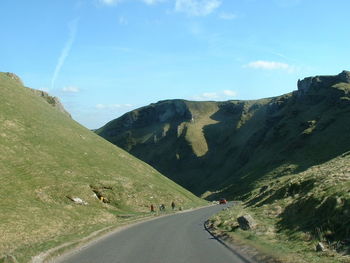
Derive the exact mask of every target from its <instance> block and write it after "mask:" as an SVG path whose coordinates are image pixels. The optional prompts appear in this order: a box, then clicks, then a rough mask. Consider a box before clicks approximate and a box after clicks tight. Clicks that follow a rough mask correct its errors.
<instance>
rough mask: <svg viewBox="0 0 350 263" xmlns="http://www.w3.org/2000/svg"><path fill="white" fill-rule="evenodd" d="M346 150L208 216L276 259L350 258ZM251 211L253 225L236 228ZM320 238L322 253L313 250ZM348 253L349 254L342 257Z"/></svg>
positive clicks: (349, 176)
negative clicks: (242, 217) (239, 218)
mask: <svg viewBox="0 0 350 263" xmlns="http://www.w3.org/2000/svg"><path fill="white" fill-rule="evenodd" d="M349 164H350V151H349V152H347V153H344V154H343V155H341V156H339V157H337V158H334V159H332V160H330V161H328V162H325V163H323V164H320V165H315V166H313V167H310V168H309V169H307V170H305V171H303V172H300V173H296V174H291V175H288V176H282V177H280V178H278V179H275V180H271V181H269V182H267V183H266V184H265V185H262V186H261V187H260V188H257V189H255V190H254V191H252V192H251V193H250V195H249V196H247V197H246V199H245V202H244V203H243V204H242V205H236V206H234V207H233V208H231V209H229V210H226V211H223V212H222V213H220V214H219V215H216V216H215V217H213V218H212V219H211V224H212V226H213V227H214V228H215V229H216V231H218V232H219V233H220V234H224V235H227V236H229V237H231V238H233V239H234V240H235V241H236V242H237V243H243V244H249V245H250V246H253V247H255V248H256V249H258V251H260V252H263V253H264V254H265V256H266V255H272V256H273V257H274V258H277V259H279V261H278V262H287V263H288V262H290V263H299V262H300V263H301V262H304V263H310V262H315V263H316V262H350V256H349V254H350V240H349V233H350V194H349V189H350V166H349ZM246 214H250V215H251V216H252V217H253V218H254V220H256V222H257V224H258V225H257V227H256V228H255V229H253V230H250V231H243V230H240V228H239V227H238V223H237V220H236V219H237V217H239V216H242V215H246ZM318 242H322V243H323V245H324V246H325V248H326V251H325V252H316V245H317V243H318ZM346 255H347V256H346Z"/></svg>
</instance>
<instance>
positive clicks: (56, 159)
mask: <svg viewBox="0 0 350 263" xmlns="http://www.w3.org/2000/svg"><path fill="white" fill-rule="evenodd" d="M14 76H15V75H11V74H8V73H0V97H1V103H0V177H1V184H0V192H1V196H2V198H1V199H0V222H1V223H0V236H1V238H0V255H1V254H15V256H16V257H17V259H18V261H19V262H26V261H27V260H28V259H29V258H28V256H30V255H33V254H35V253H37V252H38V251H41V250H45V249H47V248H50V247H53V246H55V245H57V244H60V243H62V242H64V241H67V240H71V239H72V238H73V237H76V236H84V235H87V234H88V233H91V232H92V231H95V230H98V229H101V228H103V227H106V226H110V225H115V224H118V222H121V221H123V220H125V219H123V218H124V217H125V216H128V217H131V216H134V215H141V214H142V213H144V212H147V213H148V212H149V206H150V204H154V205H159V204H161V203H165V204H170V202H171V201H174V202H176V203H177V205H178V206H183V207H189V206H195V205H198V204H201V203H203V201H202V200H200V199H198V198H197V197H195V196H194V195H192V194H191V193H189V192H188V191H186V190H184V189H183V188H181V187H180V186H178V185H176V184H175V183H173V182H172V181H170V180H169V179H167V178H165V177H163V176H162V175H161V174H160V173H158V172H157V171H156V170H154V169H153V168H152V167H150V166H149V165H147V164H145V163H143V162H142V161H140V160H138V159H136V158H135V157H133V156H131V155H129V154H128V153H127V152H125V151H124V150H121V149H119V148H118V147H116V146H114V145H112V144H110V143H109V142H107V141H105V140H104V139H102V138H101V137H99V136H97V135H96V134H94V133H93V132H91V131H89V130H88V129H86V128H84V127H82V126H81V125H79V124H78V123H76V122H75V121H73V120H72V119H71V118H70V117H69V116H67V115H66V114H63V113H62V112H60V111H59V110H57V109H56V108H54V107H52V105H50V104H49V103H47V102H46V101H45V98H44V99H43V98H42V97H41V96H37V94H35V93H34V92H32V91H31V90H30V89H27V88H25V87H23V85H22V83H21V82H20V81H19V80H18V79H16V78H14ZM74 198H80V199H82V201H83V202H86V203H85V205H79V204H76V203H74V202H73V201H72V200H73V199H74ZM99 198H100V199H102V201H101V200H99ZM0 258H1V256H0Z"/></svg>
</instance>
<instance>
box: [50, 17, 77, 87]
mask: <svg viewBox="0 0 350 263" xmlns="http://www.w3.org/2000/svg"><path fill="white" fill-rule="evenodd" d="M78 21H79V19H78V18H76V19H74V20H72V21H71V22H70V23H69V24H68V27H69V38H68V40H67V42H66V44H65V45H64V47H63V50H62V51H61V55H60V57H59V58H58V62H57V64H56V68H55V71H54V73H53V76H52V79H51V89H53V88H54V86H55V82H56V79H57V77H58V75H59V74H60V72H61V68H62V66H63V64H64V62H65V60H66V58H67V57H68V55H69V52H70V50H71V48H72V45H73V43H74V39H75V35H76V33H77V28H78Z"/></svg>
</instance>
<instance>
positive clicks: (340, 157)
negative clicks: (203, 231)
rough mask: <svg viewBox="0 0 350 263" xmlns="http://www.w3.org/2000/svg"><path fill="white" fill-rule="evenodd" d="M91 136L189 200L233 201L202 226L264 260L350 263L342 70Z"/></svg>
mask: <svg viewBox="0 0 350 263" xmlns="http://www.w3.org/2000/svg"><path fill="white" fill-rule="evenodd" d="M97 133H98V134H99V135H101V136H103V137H105V138H106V139H107V140H109V141H111V142H113V143H115V144H117V145H119V146H121V147H122V148H124V149H126V150H127V151H129V152H130V153H132V154H134V155H135V156H137V157H139V158H140V159H142V160H144V161H146V162H148V163H149V164H151V165H152V166H154V167H155V168H157V169H158V170H159V171H161V172H162V173H163V174H165V175H166V176H168V177H169V178H172V179H173V180H175V181H176V182H178V183H180V184H181V185H183V186H184V187H186V188H187V189H189V190H191V191H193V192H194V193H196V194H197V195H202V196H203V197H207V198H209V199H216V198H219V197H226V198H228V199H236V200H238V199H240V200H242V201H243V202H242V204H241V205H236V206H234V207H233V208H232V209H228V210H225V211H223V212H222V213H221V214H219V215H217V216H214V217H213V218H212V220H211V224H212V225H213V226H214V228H216V229H217V230H218V231H219V233H220V234H224V235H229V236H231V237H233V238H234V240H235V242H236V243H237V241H239V240H241V241H239V242H242V243H243V244H248V245H249V246H253V247H255V248H256V249H258V250H260V251H263V252H264V253H267V254H272V255H273V256H274V257H275V258H276V257H277V258H279V260H280V261H266V262H293V263H295V262H308V263H309V262H350V261H349V257H343V256H341V255H342V254H350V243H349V233H350V228H349V225H350V222H349V211H350V206H349V204H350V201H349V200H350V196H349V186H350V185H349V180H350V174H349V172H350V170H349V163H350V154H349V153H350V72H348V71H343V72H342V73H340V74H339V75H336V76H316V77H309V78H305V79H303V80H301V81H298V90H297V91H294V92H292V93H289V94H285V95H282V96H278V97H274V98H266V99H261V100H255V101H226V102H192V101H184V100H168V101H161V102H158V103H155V104H151V105H149V106H146V107H143V108H140V109H137V110H135V111H132V112H129V113H127V114H125V115H123V116H122V117H120V118H118V119H116V120H113V121H111V122H109V123H107V124H106V125H105V126H104V127H102V128H100V129H99V130H97ZM245 214H250V215H252V216H253V218H254V219H255V220H256V222H257V228H256V229H254V230H251V231H243V230H240V229H239V227H238V223H237V217H238V216H241V215H245ZM239 242H238V243H239ZM317 242H323V244H324V245H325V247H326V249H327V252H323V253H318V254H316V253H315V246H316V244H317ZM258 261H259V260H258ZM264 262H265V261H264Z"/></svg>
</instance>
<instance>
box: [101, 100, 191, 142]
mask: <svg viewBox="0 0 350 263" xmlns="http://www.w3.org/2000/svg"><path fill="white" fill-rule="evenodd" d="M191 119H192V114H191V112H190V110H189V109H188V107H187V105H186V104H185V102H184V101H183V100H165V101H160V102H157V103H152V104H151V105H149V106H146V107H142V108H140V109H138V110H134V111H131V112H128V113H126V114H124V115H123V116H122V117H120V118H118V119H116V120H114V121H112V122H110V123H108V124H107V125H106V126H105V127H104V134H105V135H107V136H114V135H115V134H118V133H120V132H123V131H125V130H129V129H138V128H144V127H147V126H150V125H154V124H157V123H165V122H174V121H179V120H181V121H190V120H191Z"/></svg>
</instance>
